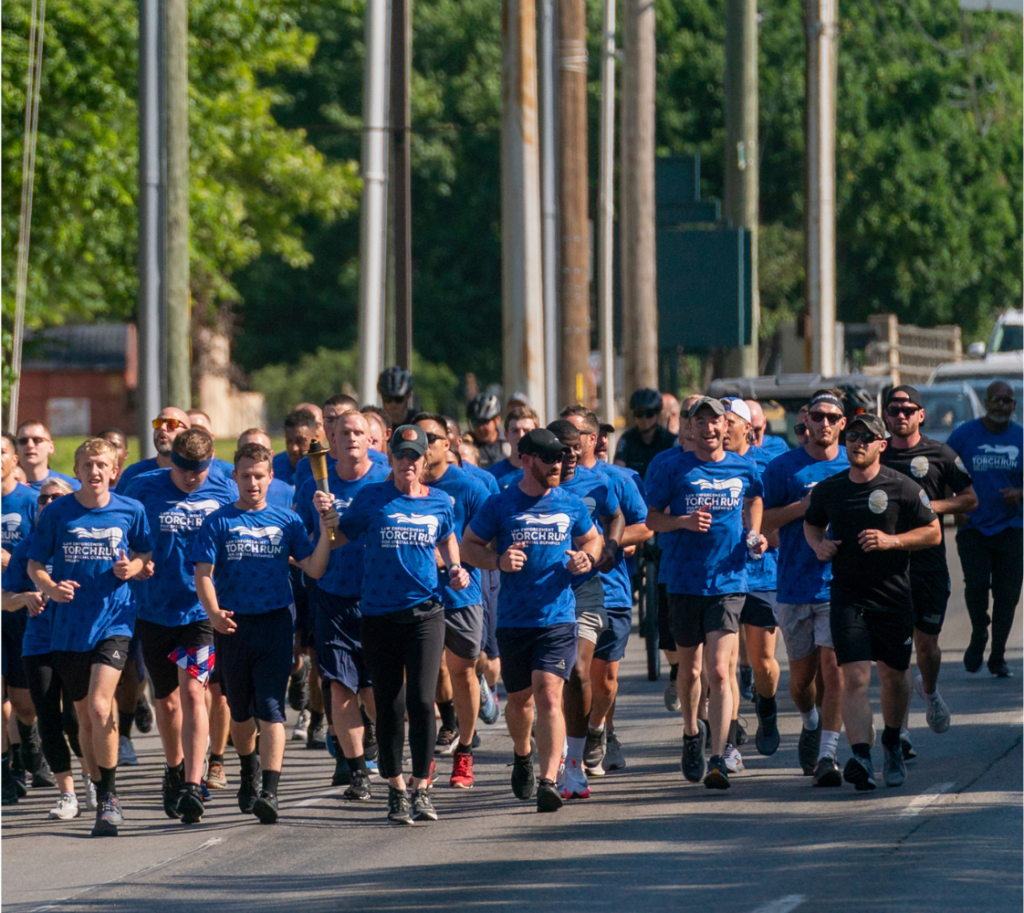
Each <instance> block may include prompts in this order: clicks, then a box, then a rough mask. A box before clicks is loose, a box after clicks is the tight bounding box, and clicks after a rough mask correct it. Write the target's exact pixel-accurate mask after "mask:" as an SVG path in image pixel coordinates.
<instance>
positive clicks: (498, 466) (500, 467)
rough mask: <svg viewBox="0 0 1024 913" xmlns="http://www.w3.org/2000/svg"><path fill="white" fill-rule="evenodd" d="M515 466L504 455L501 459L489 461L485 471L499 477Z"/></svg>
mask: <svg viewBox="0 0 1024 913" xmlns="http://www.w3.org/2000/svg"><path fill="white" fill-rule="evenodd" d="M515 468H516V467H515V466H513V465H512V461H511V460H510V459H509V458H508V457H505V459H503V460H498V462H497V463H491V465H490V466H488V467H487V469H486V470H485V472H489V473H490V474H491V475H492V476H494V478H495V479H500V478H501V477H502V476H504V475H508V474H509V473H510V472H512V471H513V470H514V469H515Z"/></svg>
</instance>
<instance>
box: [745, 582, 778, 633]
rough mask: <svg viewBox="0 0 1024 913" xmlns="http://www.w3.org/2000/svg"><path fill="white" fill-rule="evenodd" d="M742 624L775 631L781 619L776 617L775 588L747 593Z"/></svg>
mask: <svg viewBox="0 0 1024 913" xmlns="http://www.w3.org/2000/svg"><path fill="white" fill-rule="evenodd" d="M740 624H742V625H753V626H754V627H755V628H764V629H765V630H766V631H774V630H775V629H776V628H777V627H778V625H779V620H778V619H777V618H776V617H775V592H774V590H762V591H761V592H758V593H747V598H746V601H745V602H744V603H743V611H742V612H741V613H740Z"/></svg>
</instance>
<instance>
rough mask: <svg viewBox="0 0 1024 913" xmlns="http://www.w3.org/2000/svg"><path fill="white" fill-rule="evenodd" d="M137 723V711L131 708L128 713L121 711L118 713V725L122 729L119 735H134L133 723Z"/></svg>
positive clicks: (129, 736)
mask: <svg viewBox="0 0 1024 913" xmlns="http://www.w3.org/2000/svg"><path fill="white" fill-rule="evenodd" d="M134 723H135V711H134V710H129V711H128V712H127V713H125V712H123V711H119V712H118V714H117V727H118V729H120V733H119V735H123V736H126V737H127V738H129V739H130V738H131V737H132V725H133V724H134Z"/></svg>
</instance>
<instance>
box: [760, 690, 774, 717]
mask: <svg viewBox="0 0 1024 913" xmlns="http://www.w3.org/2000/svg"><path fill="white" fill-rule="evenodd" d="M757 706H758V709H759V710H760V711H761V716H771V715H772V714H773V713H777V712H778V709H779V707H778V704H776V702H775V698H774V697H761V696H760V695H759V696H758V698H757Z"/></svg>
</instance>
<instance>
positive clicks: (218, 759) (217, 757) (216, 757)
mask: <svg viewBox="0 0 1024 913" xmlns="http://www.w3.org/2000/svg"><path fill="white" fill-rule="evenodd" d="M210 763H211V764H220V765H221V766H222V767H223V766H224V755H222V754H211V755H210Z"/></svg>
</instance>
